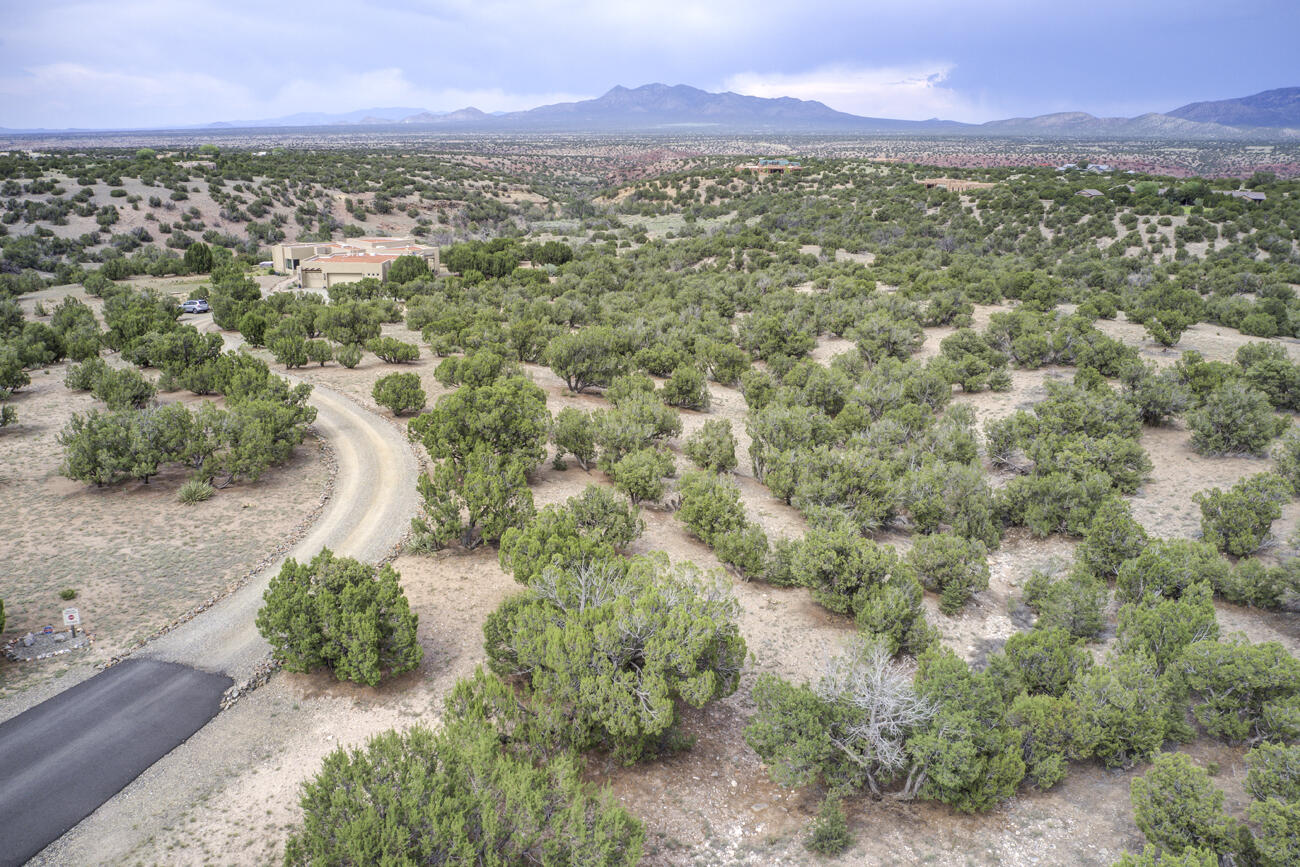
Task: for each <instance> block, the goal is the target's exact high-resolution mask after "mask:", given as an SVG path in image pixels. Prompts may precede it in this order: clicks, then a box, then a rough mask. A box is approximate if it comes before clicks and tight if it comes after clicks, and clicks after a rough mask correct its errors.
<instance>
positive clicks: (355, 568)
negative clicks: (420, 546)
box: [257, 548, 424, 686]
mask: <svg viewBox="0 0 1300 867" xmlns="http://www.w3.org/2000/svg"><path fill="white" fill-rule="evenodd" d="M398 577H399V576H398V574H397V572H396V571H394V569H393V567H391V566H384V567H383V568H380V569H376V568H375V567H374V566H371V565H369V564H366V563H361V562H358V561H356V560H353V559H352V558H350V557H335V556H334V554H333V552H331V551H330V550H329V549H328V548H326V549H324V550H323V551H321V552H320V553H319V554H317V555H316V556H315V557H313V558H312V561H311V562H310V563H303V564H299V563H298V562H297V561H296V560H294V559H293V558H292V557H291V558H289V559H288V560H287V561H286V562H285V564H284V566H283V567H281V569H280V572H279V574H278V575H276V576H275V577H274V578H272V579H271V583H270V585H269V586H268V587H267V588H266V592H265V593H264V594H263V599H264V600H265V604H264V605H263V606H262V608H261V610H259V611H258V612H257V629H258V631H259V632H260V633H261V634H262V637H263V638H265V639H266V640H267V641H269V642H270V643H271V648H272V650H273V652H274V653H275V655H276V656H277V657H279V658H280V659H281V660H282V661H283V662H284V667H285V668H286V669H287V670H289V671H299V672H308V671H312V670H313V669H316V668H320V667H327V668H329V669H331V670H332V671H333V673H334V676H335V677H336V678H338V679H339V680H351V681H356V682H357V683H364V684H367V685H369V686H375V685H377V684H378V683H379V681H380V679H381V678H382V677H384V676H385V675H397V674H401V673H402V672H404V671H409V670H411V669H412V668H415V667H416V666H417V665H419V664H420V660H421V659H423V658H424V648H423V647H421V646H420V643H419V641H418V639H417V638H416V633H415V629H416V622H417V617H416V615H415V613H414V612H412V611H411V608H410V606H409V605H408V603H407V601H406V596H405V595H404V594H403V593H402V588H401V586H400V585H399V584H398Z"/></svg>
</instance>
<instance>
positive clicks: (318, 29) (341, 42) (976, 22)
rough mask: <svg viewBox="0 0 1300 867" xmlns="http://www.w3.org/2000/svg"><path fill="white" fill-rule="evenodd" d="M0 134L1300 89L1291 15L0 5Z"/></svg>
mask: <svg viewBox="0 0 1300 867" xmlns="http://www.w3.org/2000/svg"><path fill="white" fill-rule="evenodd" d="M0 9H3V10H4V16H3V21H4V25H3V27H0V126H5V127H10V128H23V127H54V128H58V127H69V126H77V127H131V126H157V125H165V124H196V123H207V122H211V121H219V120H250V119H259V118H267V117H278V116H281V115H286V114H292V113H294V112H300V111H338V112H343V111H351V110H354V109H360V108H368V107H372V106H403V107H407V106H409V107H418V108H426V109H430V110H434V111H437V110H450V109H456V108H461V107H463V106H466V105H474V106H476V107H478V108H480V109H483V110H484V111H499V110H514V109H521V108H532V107H534V106H537V105H541V104H545V103H550V102H559V101H568V100H574V99H584V98H588V97H594V96H599V95H600V94H602V93H604V92H605V91H606V90H608V89H609V88H610V87H612V86H614V85H616V84H622V85H626V86H628V87H635V86H637V85H640V84H646V83H649V82H656V81H657V82H664V83H666V84H690V85H694V86H696V87H702V88H705V89H707V90H733V91H736V92H738V93H746V94H752V95H755V96H795V97H800V98H803V99H818V100H821V101H822V102H824V103H826V104H827V105H829V106H831V107H832V108H836V109H839V110H841V111H848V112H852V113H855V114H862V115H872V116H877V117H895V118H908V119H924V118H930V117H942V118H948V119H953V120H963V121H985V120H993V119H996V118H1002V117H1010V116H1017V115H1034V114H1043V113H1046V112H1052V111H1064V110H1082V111H1089V112H1092V113H1094V114H1098V115H1107V116H1111V115H1125V116H1129V115H1134V114H1140V113H1142V112H1146V111H1167V110H1169V109H1172V108H1175V107H1177V106H1179V105H1182V104H1184V103H1187V102H1191V101H1194V100H1200V99H1220V98H1225V97H1233V96H1245V95H1247V94H1251V93H1255V92H1257V91H1260V90H1266V89H1269V88H1274V87H1286V86H1294V85H1300V51H1297V42H1298V37H1300V2H1298V0H1208V2H1207V0H1122V2H1120V0H1092V2H1087V3H1083V2H1080V3H1060V2H1057V0H1033V2H1031V0H901V2H879V0H856V2H830V0H825V2H824V0H802V2H784V3H773V2H768V0H744V2H740V0H736V2H732V0H694V2H692V0H686V2H678V3H669V2H655V3H649V2H641V0H535V2H517V0H436V2H435V0H427V2H421V0H356V2H350V3H343V2H335V0H313V2H298V0H260V2H246V0H219V2H214V0H114V2H106V0H94V2H61V0H41V2H28V3H19V2H16V0H4V2H3V4H2V5H0Z"/></svg>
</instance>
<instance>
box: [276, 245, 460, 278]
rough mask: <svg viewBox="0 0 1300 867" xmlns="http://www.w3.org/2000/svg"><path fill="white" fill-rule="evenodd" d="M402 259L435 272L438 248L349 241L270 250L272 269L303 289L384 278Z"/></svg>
mask: <svg viewBox="0 0 1300 867" xmlns="http://www.w3.org/2000/svg"><path fill="white" fill-rule="evenodd" d="M402 256H421V257H423V258H424V259H426V260H428V261H429V267H430V270H433V271H436V270H437V268H438V248H437V247H429V246H425V245H423V244H421V243H419V242H418V241H416V240H415V239H413V238H353V239H351V240H349V241H343V242H329V243H311V244H277V245H276V246H274V247H272V248H271V262H272V267H274V269H275V270H276V271H282V272H285V273H292V274H293V275H294V276H295V277H297V278H298V283H299V285H301V286H302V288H304V289H328V288H329V287H331V286H336V285H338V284H340V283H355V282H357V281H358V280H364V279H366V278H367V277H373V278H374V279H376V280H385V279H387V278H388V269H389V268H390V267H391V266H392V264H393V262H395V261H397V260H398V259H399V258H401V257H402Z"/></svg>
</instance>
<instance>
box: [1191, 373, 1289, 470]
mask: <svg viewBox="0 0 1300 867" xmlns="http://www.w3.org/2000/svg"><path fill="white" fill-rule="evenodd" d="M1187 421H1188V424H1189V425H1190V426H1191V429H1192V448H1194V449H1196V451H1198V452H1200V453H1201V454H1204V455H1262V454H1265V453H1266V452H1267V451H1268V448H1269V444H1270V443H1271V442H1272V441H1273V439H1274V438H1275V437H1277V436H1279V435H1280V434H1281V433H1282V432H1283V431H1285V430H1286V429H1287V426H1288V425H1289V424H1290V422H1289V421H1287V420H1286V419H1282V418H1279V417H1277V416H1276V415H1274V414H1273V407H1272V406H1271V405H1270V404H1269V402H1268V397H1267V396H1265V395H1264V393H1263V392H1261V391H1259V390H1258V389H1256V388H1254V387H1252V386H1250V385H1244V384H1241V383H1237V382H1229V383H1225V384H1224V385H1221V386H1219V387H1218V388H1216V389H1215V390H1214V391H1212V392H1210V393H1209V395H1208V396H1207V397H1206V398H1205V404H1204V405H1203V406H1201V407H1198V408H1197V409H1194V410H1192V411H1191V412H1189V413H1188V414H1187Z"/></svg>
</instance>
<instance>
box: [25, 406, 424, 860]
mask: <svg viewBox="0 0 1300 867" xmlns="http://www.w3.org/2000/svg"><path fill="white" fill-rule="evenodd" d="M310 403H311V404H312V405H313V406H315V407H316V408H317V417H316V422H315V428H316V430H317V432H318V433H319V435H320V436H321V437H323V438H324V439H325V440H327V441H328V442H329V443H330V444H331V445H332V446H333V448H334V451H335V456H336V459H337V462H338V473H337V476H336V478H335V483H334V491H333V495H332V497H331V499H330V502H329V503H328V505H327V506H326V507H325V510H324V511H323V512H322V514H321V516H320V517H319V518H318V519H317V521H316V523H315V524H314V525H313V527H312V529H311V530H310V531H309V532H308V534H307V536H306V537H305V538H304V539H303V540H302V541H301V542H300V543H298V544H297V545H296V546H294V548H293V550H292V551H291V552H290V553H289V555H288V556H291V557H294V558H295V559H297V560H299V561H302V560H306V559H310V558H311V557H313V556H315V554H317V553H318V552H319V551H320V549H321V548H322V547H328V548H330V549H332V550H333V551H334V552H335V553H338V554H343V555H347V556H352V557H356V558H358V559H362V560H370V561H373V560H377V559H379V558H382V557H384V556H385V555H387V554H388V553H389V552H390V551H391V550H392V549H393V547H394V546H395V545H396V544H397V543H398V542H399V541H400V540H401V538H402V537H403V535H404V534H405V533H406V531H407V529H408V528H409V526H410V518H411V516H412V515H414V514H415V512H416V510H417V506H418V496H417V494H416V491H415V477H416V474H417V472H418V464H417V462H416V458H415V454H414V452H413V451H412V449H411V447H410V444H409V443H408V442H407V441H406V439H405V438H404V437H403V435H402V433H401V431H400V430H399V429H398V428H397V427H395V426H394V425H392V424H389V423H388V422H386V421H385V420H383V419H382V418H380V417H379V416H377V415H375V414H374V413H371V412H369V411H368V410H365V409H362V408H361V407H360V406H358V405H356V404H355V403H353V402H352V401H350V400H348V399H346V398H344V397H342V396H341V395H339V394H338V393H336V392H334V391H331V390H330V389H327V388H322V387H320V386H316V387H314V388H313V390H312V396H311V399H310ZM282 562H283V560H279V561H277V562H275V563H274V564H272V565H271V566H270V567H268V568H267V569H265V570H263V571H262V572H260V573H259V574H258V575H256V576H254V577H253V578H252V579H251V580H250V581H249V582H248V583H247V584H245V585H244V586H243V587H242V588H240V589H239V590H238V591H236V592H235V593H233V594H231V595H230V596H228V597H226V598H225V599H223V600H222V601H221V602H219V603H217V604H216V605H215V606H213V607H212V608H211V609H209V610H208V611H205V612H204V613H203V614H201V615H199V616H198V617H195V618H194V619H193V620H191V621H189V622H188V623H186V624H184V625H183V626H181V627H179V628H177V629H176V630H174V631H172V632H170V633H168V634H167V635H165V636H163V637H161V638H160V639H158V640H157V641H155V642H153V643H152V644H150V645H148V646H147V647H145V648H143V649H141V650H140V651H138V652H137V653H136V654H134V658H136V659H140V660H141V661H142V662H143V661H145V660H148V661H150V662H151V663H156V664H165V663H181V664H182V665H183V666H189V667H192V668H195V669H200V670H203V671H208V672H217V673H221V674H225V675H228V676H230V677H232V678H234V680H235V681H237V682H238V681H241V680H244V679H246V678H247V677H248V676H249V675H250V674H251V673H252V670H253V668H254V666H255V665H256V664H257V663H258V662H259V661H261V660H262V659H263V658H264V657H265V656H266V654H267V653H268V652H269V650H270V647H269V645H267V644H266V642H265V641H264V640H263V639H262V637H261V636H260V635H259V634H258V632H257V629H256V627H255V626H254V618H255V616H256V613H257V610H258V608H259V607H260V606H261V602H262V593H263V591H264V590H265V588H266V586H267V584H268V583H269V582H270V579H271V577H272V576H273V575H275V574H276V572H278V571H279V568H280V564H281V563H282ZM110 671H111V670H110ZM107 673H108V672H105V674H107ZM102 676H103V675H97V677H102ZM93 680H94V678H92V679H91V681H93ZM254 695H256V694H254ZM119 696H120V697H119ZM244 704H245V702H241V703H240V705H236V706H235V708H233V709H232V710H231V711H228V712H226V713H222V714H218V715H216V716H215V717H214V718H213V719H212V720H211V721H210V722H209V723H208V724H207V725H206V726H203V727H202V728H201V729H199V730H198V731H197V732H196V733H195V734H194V735H193V736H191V737H190V738H189V739H188V740H187V741H185V742H184V743H182V744H180V746H177V747H176V748H175V749H172V747H173V746H174V745H175V741H171V742H168V741H167V740H166V739H165V738H160V737H158V731H159V727H158V726H157V725H155V724H153V723H152V722H151V720H150V718H149V713H148V712H146V711H145V708H144V707H143V706H141V702H140V701H139V698H138V697H133V696H128V695H123V694H121V693H120V692H119V691H116V690H115V691H111V692H109V693H108V694H107V695H106V696H105V698H104V700H103V707H102V709H100V708H96V709H95V710H94V712H92V713H90V714H86V715H83V716H88V717H89V718H91V719H94V720H99V722H98V723H96V724H94V725H93V726H92V727H90V728H88V729H87V730H86V731H84V732H80V733H76V734H73V735H72V737H73V738H75V739H76V743H77V748H76V755H71V756H70V755H67V754H66V751H65V753H64V754H60V755H61V758H60V760H61V761H64V762H75V763H76V765H77V767H79V768H82V769H84V775H86V776H91V777H93V776H95V775H96V774H97V773H105V774H107V773H108V771H109V770H111V768H110V766H111V765H113V763H114V762H115V761H119V760H120V759H121V758H122V757H121V756H119V755H116V754H114V751H113V750H112V748H111V747H110V746H109V745H110V744H111V743H113V742H114V739H118V740H120V739H121V738H122V737H123V736H124V735H126V736H129V737H138V738H139V740H140V741H141V742H144V743H148V742H149V741H150V740H155V741H157V744H156V749H154V751H153V752H152V755H148V751H147V750H143V751H141V754H137V755H136V756H135V758H134V761H135V764H134V765H133V769H132V772H131V773H130V774H129V775H128V776H127V777H125V778H126V779H131V778H132V777H134V780H133V781H132V782H130V783H129V784H128V785H126V786H125V788H123V789H122V790H121V791H119V792H117V794H115V795H112V796H111V797H109V798H108V799H107V800H105V801H103V803H102V804H100V806H99V807H98V808H97V809H95V810H94V812H92V813H90V814H89V815H87V816H85V818H83V819H82V820H81V821H80V822H79V823H78V824H76V825H75V827H73V828H72V829H71V830H69V831H68V832H67V833H66V834H63V835H62V836H61V837H59V838H58V839H56V840H54V841H53V842H52V843H50V844H49V845H48V846H47V847H46V848H45V849H44V850H43V851H42V852H41V853H40V854H38V855H37V856H36V857H35V858H34V859H33V863H48V864H98V863H103V864H107V863H119V862H120V859H121V856H122V855H124V854H125V853H126V852H129V851H130V850H131V849H132V848H133V847H134V846H136V845H138V844H139V843H140V841H141V839H143V838H147V837H148V836H150V835H151V834H152V833H153V832H154V831H155V830H156V829H157V828H158V827H159V826H162V825H165V824H166V823H167V822H168V821H169V820H172V819H173V818H174V817H175V816H177V815H179V814H181V813H183V812H184V811H185V810H186V809H187V808H189V807H191V806H193V804H194V803H195V801H196V800H198V799H201V798H202V797H203V796H204V795H205V794H206V793H208V792H210V791H211V790H212V789H213V788H214V787H215V786H217V785H218V784H219V783H220V781H221V780H222V779H224V778H225V777H227V776H228V775H229V774H231V773H232V772H233V771H234V770H235V769H236V768H239V767H241V766H243V765H246V764H247V763H248V762H249V761H252V760H255V758H256V756H257V755H258V754H260V753H261V751H262V750H264V749H265V748H266V747H267V746H269V744H270V743H271V742H273V741H275V740H276V739H277V737H278V736H279V734H280V732H279V731H278V729H279V728H280V727H281V726H282V725H283V724H284V722H287V721H283V720H282V721H280V722H279V723H277V722H274V721H272V720H270V719H267V718H265V717H258V716H256V715H254V716H250V712H251V711H252V709H251V708H243V707H242V705H244ZM40 707H41V706H40V705H38V706H37V708H33V709H32V710H31V711H28V712H27V713H25V714H22V715H20V716H19V717H16V718H14V719H13V720H11V721H10V725H11V729H12V731H14V733H15V735H18V734H20V733H21V728H22V723H21V719H22V717H25V716H27V717H31V718H33V719H37V720H39V713H33V712H34V711H38V710H39V708H40ZM154 707H155V709H156V703H154ZM161 712H162V713H166V709H165V708H164V709H163V710H162V711H161ZM110 719H112V720H113V723H112V724H111V725H110V724H107V721H108V720H110ZM13 724H17V725H16V726H15V725H13ZM124 729H127V730H128V731H123V730H124ZM37 770H39V769H37ZM117 771H118V772H119V773H120V772H121V769H120V768H118V769H117ZM137 774H138V776H137ZM28 794H29V796H30V792H29V793H28ZM53 795H54V793H50V792H46V793H45V794H44V796H45V797H50V796H53ZM65 827H67V825H66V824H63V825H52V826H51V831H50V833H49V834H48V835H47V836H46V837H45V839H51V838H52V837H53V836H54V835H56V834H58V832H59V831H60V830H62V828H65Z"/></svg>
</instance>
